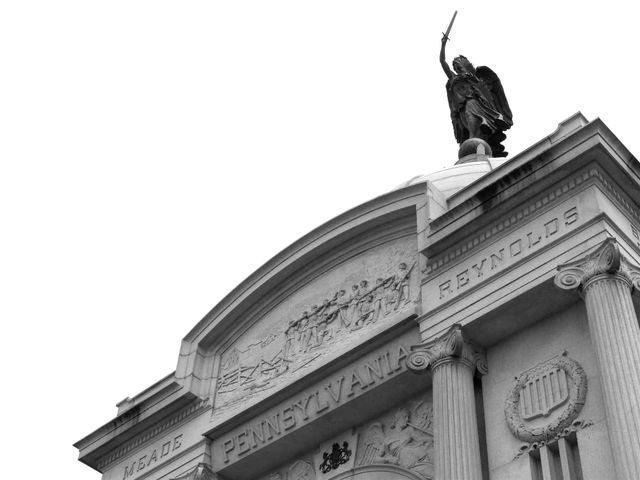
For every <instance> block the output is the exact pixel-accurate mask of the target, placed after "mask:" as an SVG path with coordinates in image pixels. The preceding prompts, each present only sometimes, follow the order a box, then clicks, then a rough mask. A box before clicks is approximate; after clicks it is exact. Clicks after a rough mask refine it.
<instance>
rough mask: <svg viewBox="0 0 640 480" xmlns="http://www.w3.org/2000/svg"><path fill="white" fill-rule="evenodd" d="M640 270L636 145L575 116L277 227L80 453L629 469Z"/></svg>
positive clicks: (354, 474)
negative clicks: (534, 138) (166, 364)
mask: <svg viewBox="0 0 640 480" xmlns="http://www.w3.org/2000/svg"><path fill="white" fill-rule="evenodd" d="M452 163H453V162H452ZM229 287H232V286H231V285H230V286H229ZM638 288H640V164H639V163H638V161H637V160H636V159H635V157H633V155H632V154H631V153H630V152H629V151H628V150H627V149H626V148H625V147H624V145H622V144H621V143H620V141H618V139H617V138H616V137H615V135H614V134H613V133H612V132H611V131H610V130H609V129H608V128H607V126H606V125H605V124H604V123H603V122H602V121H600V120H594V121H591V122H589V121H587V120H586V119H585V118H584V117H583V116H582V115H581V114H576V115H574V116H573V117H571V118H569V119H567V120H566V121H564V122H562V123H561V124H560V125H559V127H558V129H557V130H556V131H555V132H553V133H552V134H550V135H549V136H548V137H546V138H544V139H542V140H540V141H539V142H537V143H535V144H534V145H532V146H531V147H530V148H528V149H526V150H525V151H523V152H521V153H519V154H517V155H515V156H513V157H511V158H509V159H505V158H499V159H498V158H492V157H489V156H487V155H485V154H484V153H483V151H482V149H480V150H476V152H475V153H471V154H469V155H467V156H463V158H461V159H460V160H459V161H458V163H457V164H456V165H455V166H452V167H451V168H449V169H446V170H443V171H440V172H437V173H435V174H431V175H426V176H422V177H416V178H414V179H412V180H410V181H409V182H407V183H406V184H403V185H401V186H399V187H398V188H396V189H394V190H393V191H391V192H389V193H386V194H384V195H381V196H379V197H377V198H374V199H373V200H371V201H369V202H367V203H365V204H363V205H359V206H357V207H355V208H353V209H351V210H348V211H347V212H345V213H344V214H342V215H340V216H338V217H336V218H335V219H333V220H331V221H329V222H327V223H326V224H324V225H321V226H319V227H318V228H316V229H315V230H313V231H312V232H310V233H309V234H307V235H306V236H304V237H303V238H301V239H300V240H298V241H297V242H296V243H294V244H293V245H291V246H289V247H287V248H286V249H285V250H283V251H282V252H281V253H279V254H278V255H277V256H275V257H274V258H273V259H271V260H269V261H268V262H267V263H266V264H265V265H264V266H262V267H261V268H260V269H258V270H257V271H256V272H255V273H254V274H253V275H251V276H250V277H249V278H247V279H246V280H245V281H244V282H243V283H241V284H240V285H238V286H237V287H236V288H235V289H233V290H232V291H231V293H229V294H228V295H227V296H226V297H225V298H224V299H223V300H222V301H221V302H220V303H219V304H218V305H216V306H215V307H214V308H213V310H211V312H209V313H208V314H207V315H206V316H205V317H204V318H203V319H202V320H201V321H200V322H199V323H197V324H196V325H195V326H194V327H193V329H192V330H191V331H190V332H187V333H186V336H185V337H184V339H183V341H182V346H181V348H180V353H179V357H178V362H177V367H176V370H175V372H172V373H171V374H170V375H168V376H167V377H165V378H163V379H161V380H160V381H159V382H157V383H156V384H154V385H151V386H149V387H148V388H146V389H145V390H143V391H142V393H140V394H138V395H137V396H135V397H133V398H127V399H126V400H124V401H123V402H121V403H120V404H118V414H117V416H116V417H115V418H114V419H113V420H112V421H110V422H109V423H107V424H106V425H104V426H102V427H99V428H98V429H97V430H95V431H94V432H93V433H90V434H89V435H87V436H86V437H85V438H83V439H82V440H80V441H78V442H77V443H76V447H77V448H78V449H79V452H80V461H82V462H84V463H85V464H87V465H89V466H90V467H92V468H94V469H95V470H97V471H99V472H100V473H102V475H103V477H102V478H103V479H104V480H187V479H189V480H209V479H220V480H347V479H353V480H432V479H435V480H609V479H611V480H638V479H640V328H639V326H638V316H637V313H636V312H637V311H638V307H639V305H638V302H639V300H638V298H637V297H636V296H635V295H634V291H635V289H638Z"/></svg>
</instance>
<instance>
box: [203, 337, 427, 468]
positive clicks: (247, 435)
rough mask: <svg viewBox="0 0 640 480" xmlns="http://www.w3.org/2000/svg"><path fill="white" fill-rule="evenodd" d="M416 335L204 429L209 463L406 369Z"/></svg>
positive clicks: (236, 455)
mask: <svg viewBox="0 0 640 480" xmlns="http://www.w3.org/2000/svg"><path fill="white" fill-rule="evenodd" d="M418 339H419V336H418V332H417V331H416V329H415V328H414V329H411V330H410V331H408V332H406V333H405V334H403V335H402V336H400V337H398V338H397V339H395V340H392V341H390V342H389V343H387V344H386V345H383V346H381V347H378V348H377V349H375V350H374V351H372V352H370V353H368V354H366V355H364V356H362V357H361V358H359V359H356V360H354V361H353V363H352V364H351V365H349V366H347V367H344V368H342V369H340V370H338V371H337V372H335V373H334V374H332V375H331V376H330V377H327V378H325V379H323V380H321V381H319V382H318V383H316V384H315V385H313V386H312V387H309V388H305V389H304V390H302V391H300V392H298V393H296V394H293V395H291V396H290V397H288V398H287V399H286V400H285V401H284V402H281V403H280V404H278V405H276V406H274V407H272V408H270V409H268V410H266V411H264V412H263V413H261V414H259V415H258V416H256V417H253V418H250V419H248V420H246V421H245V422H243V423H242V424H241V425H239V426H237V427H235V428H232V429H230V430H229V429H225V430H224V431H223V432H222V433H219V432H217V431H216V430H215V429H214V430H213V431H211V432H209V434H208V435H209V436H210V437H211V438H212V439H213V442H212V445H211V451H212V456H213V459H214V463H215V464H217V465H220V466H221V467H223V468H224V467H226V466H230V465H233V464H234V463H235V462H238V461H240V460H243V459H247V461H251V456H252V455H253V454H255V453H256V452H259V451H260V450H261V449H263V448H265V447H268V446H269V445H271V444H274V443H276V442H278V441H280V440H281V439H283V438H285V437H286V436H288V435H291V434H295V432H296V431H298V430H300V429H302V428H307V427H309V426H311V425H312V424H314V422H317V421H322V419H323V417H325V416H327V415H329V414H331V413H332V412H334V411H336V410H337V409H339V408H342V407H345V406H347V405H348V404H350V402H352V401H354V400H356V399H357V398H359V397H361V396H362V395H365V394H367V393H369V392H371V391H373V390H375V389H377V388H379V387H382V386H384V385H385V384H386V383H387V382H388V381H390V380H393V379H394V378H396V377H398V376H400V375H402V374H406V373H407V366H406V358H407V357H408V355H409V354H410V352H411V346H412V345H414V344H415V343H416V342H417V341H418Z"/></svg>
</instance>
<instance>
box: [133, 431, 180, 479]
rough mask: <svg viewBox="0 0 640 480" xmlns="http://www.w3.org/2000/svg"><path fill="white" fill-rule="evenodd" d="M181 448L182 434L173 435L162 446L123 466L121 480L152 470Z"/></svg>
mask: <svg viewBox="0 0 640 480" xmlns="http://www.w3.org/2000/svg"><path fill="white" fill-rule="evenodd" d="M181 447H182V434H178V435H174V436H173V437H172V438H169V439H167V440H166V441H165V442H163V443H162V444H159V445H158V446H156V447H154V448H153V449H150V450H147V451H146V452H144V453H143V454H142V455H137V456H136V458H134V459H133V460H132V461H131V463H127V464H126V465H125V466H124V471H123V475H122V480H127V479H131V478H133V477H135V476H137V475H138V474H139V473H141V472H142V471H143V470H145V469H147V468H152V467H153V466H155V464H157V463H159V462H162V461H164V460H166V459H167V458H169V457H170V456H171V455H173V454H174V453H175V452H176V451H177V450H180V448H181Z"/></svg>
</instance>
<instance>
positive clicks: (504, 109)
mask: <svg viewBox="0 0 640 480" xmlns="http://www.w3.org/2000/svg"><path fill="white" fill-rule="evenodd" d="M454 18H455V16H454ZM452 23H453V21H452ZM447 33H448V32H447ZM447 40H449V37H448V36H447V34H444V35H443V37H442V47H441V48H440V64H441V65H442V69H443V70H444V73H445V74H446V75H447V78H448V81H447V98H448V100H449V108H450V109H451V121H452V123H453V133H454V134H455V136H456V140H457V142H458V144H460V145H462V143H463V142H464V141H465V140H468V139H470V138H480V139H482V140H484V141H485V142H487V143H488V144H489V146H490V147H491V151H492V155H493V156H494V157H506V156H507V152H505V151H504V146H503V145H502V142H503V141H504V139H505V138H507V137H506V135H505V134H504V131H505V130H508V129H509V128H511V126H512V125H513V120H512V116H511V109H510V108H509V103H508V102H507V97H506V96H505V94H504V90H503V89H502V84H501V83H500V79H499V78H498V75H496V74H495V73H494V71H493V70H491V69H490V68H489V67H484V66H482V67H477V68H474V66H473V65H472V64H471V62H470V61H469V60H467V58H466V57H464V56H463V55H460V56H458V57H456V58H455V59H454V60H453V62H452V64H453V72H452V71H451V69H450V68H449V65H448V64H447V61H446V60H445V46H446V44H447Z"/></svg>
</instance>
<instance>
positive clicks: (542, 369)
mask: <svg viewBox="0 0 640 480" xmlns="http://www.w3.org/2000/svg"><path fill="white" fill-rule="evenodd" d="M586 397H587V375H586V373H585V372H584V370H583V369H582V367H581V366H580V364H578V362H576V361H575V360H573V359H571V358H568V357H567V356H566V352H562V353H561V354H560V355H557V356H555V357H553V358H551V359H549V360H547V361H545V362H542V363H540V364H538V365H536V366H534V367H533V368H531V369H529V370H527V371H525V372H523V373H522V374H521V375H519V376H518V377H516V379H515V383H514V385H513V387H512V388H511V390H510V391H509V393H508V395H507V400H506V403H505V418H506V421H507V425H508V426H509V430H511V433H513V435H514V436H515V437H516V438H518V439H519V440H522V441H523V442H526V443H527V444H529V445H533V444H534V443H537V444H540V442H546V443H549V442H552V441H554V440H557V439H558V438H560V437H562V436H564V435H567V434H569V433H571V431H572V430H571V428H572V425H574V423H575V421H576V419H577V417H578V415H579V414H580V411H581V410H582V407H583V406H584V403H585V401H586ZM575 425H576V426H579V425H580V424H575ZM521 450H522V449H521Z"/></svg>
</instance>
